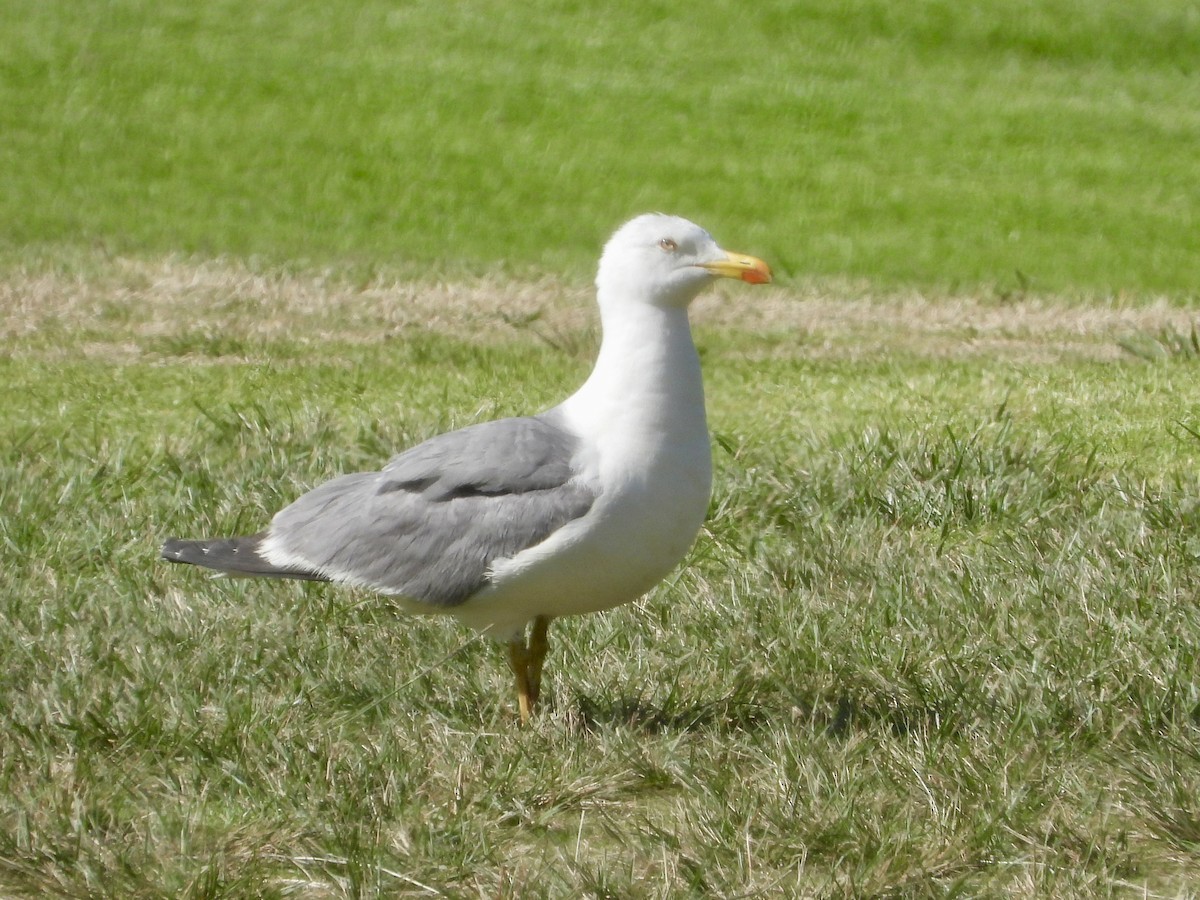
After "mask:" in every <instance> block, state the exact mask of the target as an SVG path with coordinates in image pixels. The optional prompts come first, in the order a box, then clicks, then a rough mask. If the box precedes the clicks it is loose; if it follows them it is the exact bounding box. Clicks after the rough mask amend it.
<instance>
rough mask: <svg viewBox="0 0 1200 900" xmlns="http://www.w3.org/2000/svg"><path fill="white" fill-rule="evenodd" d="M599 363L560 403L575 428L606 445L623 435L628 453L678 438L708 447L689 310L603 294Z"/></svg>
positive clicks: (661, 448) (669, 446)
mask: <svg viewBox="0 0 1200 900" xmlns="http://www.w3.org/2000/svg"><path fill="white" fill-rule="evenodd" d="M600 320H601V326H602V328H603V339H602V341H601V344H600V353H599V355H598V357H597V358H596V366H595V368H594V369H592V374H591V376H589V378H588V379H587V381H586V382H584V384H583V386H582V387H580V389H579V390H578V391H576V392H575V393H574V394H573V395H572V396H571V397H570V398H568V399H567V400H566V401H564V402H563V404H562V406H561V407H560V409H561V411H562V412H563V413H564V414H565V415H566V417H567V419H568V421H569V422H570V423H571V425H572V426H573V427H574V428H575V429H576V430H577V431H578V432H579V433H580V434H586V435H588V436H589V437H590V438H592V439H598V440H600V441H602V442H604V443H608V441H607V440H605V439H606V438H608V437H611V436H614V435H626V436H628V438H629V440H630V441H631V442H632V443H633V444H635V445H636V446H631V447H629V448H628V450H629V451H630V452H639V453H650V454H654V455H657V454H658V453H662V452H672V451H674V450H676V449H678V446H679V445H680V444H681V443H689V442H690V443H692V444H695V443H697V442H703V444H704V447H705V448H706V452H707V446H708V428H707V424H706V422H705V416H704V384H703V382H702V380H701V376H700V357H699V355H698V354H697V353H696V347H695V345H694V344H693V343H692V333H691V328H690V326H689V324H688V317H687V309H686V308H683V307H678V308H676V307H668V308H665V309H664V308H660V307H658V306H654V305H652V304H650V303H644V302H637V301H630V300H628V299H625V298H621V299H617V300H611V301H609V302H606V298H605V297H604V296H603V294H602V295H601V297H600Z"/></svg>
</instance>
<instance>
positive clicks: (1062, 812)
mask: <svg viewBox="0 0 1200 900" xmlns="http://www.w3.org/2000/svg"><path fill="white" fill-rule="evenodd" d="M154 273H156V274H153V275H147V274H146V271H145V270H144V269H143V268H140V267H138V266H125V265H122V266H116V267H113V268H111V269H109V270H107V271H106V272H105V273H102V277H100V276H98V277H96V278H93V279H90V280H88V281H86V282H80V281H78V280H76V279H74V278H73V277H54V278H48V279H47V278H44V277H39V278H38V279H36V280H25V281H22V280H20V279H15V280H10V282H9V284H8V287H9V290H8V291H7V293H6V296H8V297H9V298H10V301H11V300H12V299H13V298H17V297H35V298H36V299H37V302H36V307H35V310H34V311H32V312H31V313H30V314H29V315H30V320H28V321H25V323H24V324H26V325H28V326H30V327H29V328H28V330H25V331H23V332H14V333H13V334H12V335H11V336H10V340H9V341H8V343H7V349H6V352H5V354H4V355H3V357H2V358H0V378H3V380H4V382H5V383H6V384H7V385H9V397H10V399H9V401H8V402H7V403H6V404H5V406H4V408H3V410H0V425H2V428H3V431H4V433H5V434H6V435H9V436H10V437H9V439H8V440H6V441H5V442H3V443H2V444H0V454H2V456H0V473H2V476H3V480H2V481H0V504H2V506H3V509H4V510H5V514H4V518H3V526H2V531H0V567H2V569H3V571H4V572H5V582H4V588H3V591H0V604H2V612H0V614H2V615H3V620H4V622H5V628H4V629H3V631H2V632H0V657H2V658H3V659H4V661H5V673H4V676H3V679H0V717H2V719H0V729H2V733H3V734H4V736H5V737H4V743H3V745H2V749H3V753H2V757H0V893H3V894H4V895H5V896H45V895H69V896H83V895H96V894H102V895H110V896H144V897H155V896H189V897H241V896H296V895H298V896H313V897H320V896H404V895H414V896H418V895H425V894H428V893H429V891H427V890H426V887H428V888H430V889H435V890H437V891H441V892H444V893H446V894H448V895H450V896H475V895H487V896H495V895H501V896H579V895H589V896H621V897H629V896H644V897H665V896H679V895H696V896H713V895H716V896H758V895H802V896H814V895H820V896H846V897H863V896H913V897H920V896H943V895H945V894H948V893H950V894H953V893H957V894H960V895H964V896H996V895H1001V896H1003V895H1016V896H1058V897H1085V896H1086V897H1094V896H1114V897H1115V896H1126V895H1129V894H1137V895H1142V893H1143V892H1147V893H1148V894H1149V895H1151V896H1171V897H1175V896H1188V895H1190V894H1191V893H1192V892H1193V889H1194V885H1195V883H1196V879H1197V878H1200V802H1198V801H1197V797H1198V796H1200V794H1198V789H1200V755H1198V754H1197V751H1196V747H1197V741H1198V740H1200V649H1198V648H1200V612H1198V611H1197V607H1196V603H1195V598H1196V596H1197V591H1198V590H1200V540H1198V539H1197V537H1196V535H1197V533H1198V529H1200V504H1198V503H1197V497H1198V496H1200V478H1198V476H1197V474H1196V472H1197V467H1196V464H1195V463H1196V457H1197V452H1198V451H1200V441H1198V440H1197V439H1196V436H1195V431H1196V430H1197V428H1198V426H1200V420H1197V417H1196V413H1195V410H1194V409H1192V408H1191V407H1190V406H1189V405H1187V404H1181V403H1180V402H1179V399H1178V398H1180V397H1189V396H1195V395H1196V392H1197V391H1198V390H1200V368H1197V366H1196V363H1195V359H1194V354H1191V353H1186V352H1176V353H1170V352H1166V351H1164V352H1162V353H1158V354H1150V355H1149V356H1152V358H1147V356H1148V355H1147V354H1142V355H1135V354H1133V353H1129V352H1126V351H1125V350H1123V349H1122V347H1121V343H1123V342H1124V343H1131V344H1132V345H1134V346H1145V345H1147V343H1148V342H1153V341H1154V340H1156V336H1158V335H1162V334H1167V333H1180V332H1178V326H1176V325H1174V324H1170V325H1168V324H1166V323H1168V322H1172V321H1173V319H1172V315H1173V314H1172V313H1171V312H1170V311H1169V310H1159V311H1158V312H1156V313H1147V312H1139V313H1137V315H1138V316H1140V318H1137V319H1136V323H1135V327H1133V329H1132V330H1130V327H1129V326H1128V325H1126V324H1124V320H1118V324H1117V325H1112V324H1111V323H1110V326H1109V327H1107V328H1103V327H1099V326H1097V325H1096V324H1095V323H1096V321H1101V320H1095V319H1093V318H1090V317H1092V316H1094V315H1095V311H1094V310H1093V309H1090V308H1080V307H1078V306H1061V307H1056V308H1051V309H1050V310H1049V312H1050V313H1051V314H1052V318H1053V319H1054V320H1055V321H1057V322H1058V326H1057V327H1056V328H1027V326H1026V325H1022V324H1021V323H1029V322H1036V321H1040V320H1038V319H1037V318H1036V317H1037V315H1039V314H1041V313H1042V312H1043V311H1045V308H1044V307H1042V306H1040V305H1026V304H1020V303H1017V304H1009V305H1007V306H1003V307H996V306H994V304H992V302H991V301H987V300H984V301H980V302H977V303H975V304H974V305H971V304H969V303H967V304H966V305H964V306H962V308H961V309H960V310H959V311H958V312H957V313H956V314H955V315H954V316H951V317H947V316H946V310H947V308H948V307H947V306H946V301H925V302H923V303H921V304H916V305H914V303H913V301H912V300H903V301H898V304H899V305H895V304H893V303H892V301H889V300H888V299H887V298H878V299H877V300H875V301H873V302H872V303H871V304H869V305H868V306H867V307H864V308H863V311H864V312H868V313H870V315H869V316H866V317H863V318H855V317H854V315H853V309H854V307H853V304H851V306H850V307H848V311H847V312H845V313H843V314H841V317H839V313H838V306H837V304H836V302H830V301H823V300H821V299H818V298H808V299H807V300H805V299H804V298H798V297H794V296H792V295H790V294H787V293H785V292H777V293H772V292H771V291H769V290H767V291H763V292H755V293H754V294H751V293H749V292H748V291H736V290H733V291H727V292H724V293H723V294H721V295H719V296H718V297H716V298H715V299H710V300H708V301H706V302H705V304H704V305H703V308H702V309H701V310H700V311H699V316H698V318H699V319H700V320H701V324H700V326H699V335H700V343H701V348H702V352H703V354H704V357H705V361H706V365H707V369H708V373H709V379H708V381H709V392H710V396H711V404H710V405H711V411H712V423H713V428H714V431H715V434H716V439H717V448H718V450H717V454H716V459H717V466H718V476H717V488H716V492H715V496H714V499H713V505H712V510H711V515H710V518H709V522H708V525H707V528H706V533H705V535H704V536H702V538H701V539H700V541H699V542H698V543H697V545H696V548H695V550H694V551H693V553H692V554H691V558H690V560H689V562H688V565H687V566H685V567H684V568H682V569H681V570H680V572H679V574H678V575H677V576H676V577H674V578H673V579H672V580H671V582H670V583H668V584H665V585H663V586H661V587H660V588H659V589H657V590H656V591H654V592H653V593H652V594H651V595H650V596H649V597H648V598H646V599H645V600H643V601H641V602H639V603H636V604H633V605H631V606H628V607H624V608H622V609H619V610H615V611H612V612H610V613H607V614H604V615H600V616H593V617H586V618H582V619H578V620H573V621H569V622H561V623H559V624H557V625H556V627H555V629H554V631H553V633H552V638H553V641H554V647H553V651H552V657H551V662H550V666H551V668H550V675H549V677H550V684H549V688H548V690H549V697H548V705H547V708H546V710H545V714H544V715H543V716H542V717H540V718H539V719H538V720H537V721H536V722H535V724H534V725H533V727H531V728H528V729H520V728H518V727H516V715H515V710H514V708H513V698H512V689H511V685H510V684H509V678H508V676H507V669H506V666H505V664H504V662H503V659H502V654H501V653H500V652H499V650H497V649H496V648H495V647H493V646H492V645H490V644H487V643H485V642H480V641H477V640H474V639H472V637H471V636H470V635H469V634H468V633H466V632H464V631H463V630H461V629H459V628H456V627H454V626H452V625H450V624H448V623H441V622H436V621H431V622H425V621H417V620H413V619H411V618H407V617H404V616H402V615H400V614H398V613H396V612H395V611H393V610H391V609H390V608H389V607H388V606H387V604H386V603H385V602H382V601H380V600H379V599H378V598H376V597H373V596H371V595H368V594H365V593H359V592H353V591H345V590H341V589H336V588H332V587H329V586H319V585H318V586H314V585H307V586H302V585H295V584H268V583H254V582H238V581H214V580H211V579H209V578H207V577H205V576H204V575H203V574H201V573H199V572H197V571H194V570H187V569H180V568H175V567H170V566H168V565H166V564H164V563H161V562H159V561H158V560H156V559H155V553H156V546H157V542H158V541H159V539H160V538H161V537H163V536H164V535H166V534H175V533H182V534H200V533H223V532H234V531H245V530H247V529H254V528H257V527H259V526H260V525H261V524H262V523H263V522H264V521H265V520H266V519H267V517H268V516H269V515H270V513H271V512H272V511H273V510H275V509H276V508H278V507H279V505H281V504H282V503H284V502H286V501H287V500H288V499H290V498H291V497H293V496H295V494H296V493H297V492H299V491H301V490H303V489H304V488H306V487H308V486H311V485H313V484H315V483H317V482H318V481H320V480H321V479H323V478H326V477H328V476H330V475H332V474H334V473H336V472H340V471H345V470H348V469H353V468H361V467H366V466H374V465H377V464H379V463H380V462H381V461H382V460H383V459H385V458H386V457H387V456H388V454H389V453H390V452H391V451H392V450H394V449H395V448H397V447H401V446H404V445H407V444H410V443H412V442H414V441H416V440H419V439H420V438H422V437H424V436H427V435H429V434H432V433H434V432H436V431H439V430H442V429H445V428H448V427H453V426H456V425H462V424H465V423H467V422H470V421H473V420H475V419H478V418H484V417H489V416H495V415H503V414H507V413H510V412H515V411H520V410H525V409H529V408H536V407H538V406H542V405H545V404H547V403H549V402H552V401H553V400H554V399H555V398H557V397H559V396H561V394H562V393H563V391H564V390H565V389H566V388H567V387H568V386H569V385H571V384H573V383H575V382H576V381H578V379H579V378H581V377H582V375H583V374H584V372H585V370H586V368H587V360H588V357H589V354H590V347H591V343H592V341H593V340H594V333H593V332H592V331H591V329H590V326H587V325H585V324H580V323H579V320H578V317H577V314H576V311H575V309H574V305H575V302H576V298H574V297H573V296H572V295H571V294H570V292H569V291H568V293H567V297H566V299H564V298H563V297H562V295H561V292H560V291H558V290H557V289H553V288H546V289H542V293H540V294H537V293H536V292H535V293H534V295H533V297H532V299H531V297H530V296H529V292H530V289H529V288H528V287H523V286H520V285H515V286H513V288H512V290H513V291H514V293H515V295H516V296H518V297H523V298H524V303H525V304H526V305H527V306H528V307H529V308H531V309H533V308H540V309H541V314H540V315H533V314H529V315H526V316H524V317H520V316H518V317H516V319H515V321H520V322H530V323H532V324H524V325H520V326H512V327H506V326H503V324H502V323H501V322H500V320H499V319H498V318H497V317H498V316H499V315H500V314H507V313H506V308H505V307H506V303H505V293H506V288H505V286H504V285H492V287H491V290H493V291H494V292H495V294H496V296H494V297H492V298H491V302H490V304H489V303H487V302H485V299H486V298H485V297H484V296H483V295H484V293H485V292H486V290H485V289H486V285H484V286H480V285H476V286H470V285H467V286H463V287H462V288H459V289H451V290H450V291H449V293H448V294H447V297H446V298H444V299H441V300H437V301H436V303H437V305H438V306H439V307H440V312H441V316H442V319H441V322H440V324H439V327H437V328H436V329H433V328H430V327H428V326H427V325H426V324H424V323H423V318H422V317H421V316H420V315H416V314H414V313H413V311H412V310H411V309H410V308H409V304H410V302H411V301H410V298H409V296H408V294H407V291H408V288H406V287H405V286H403V285H399V286H395V287H390V288H389V287H382V286H367V287H366V288H363V287H359V286H354V285H346V284H339V283H332V282H329V281H318V282H313V281H308V280H306V279H303V278H294V277H288V276H278V277H275V278H271V279H258V280H256V279H255V277H252V276H249V275H247V274H246V273H245V271H228V272H222V271H221V270H219V269H218V268H216V267H212V266H210V267H208V268H207V269H204V270H189V269H187V268H180V267H172V266H169V265H164V266H162V267H160V268H158V269H156V270H154ZM314 297H322V298H324V300H325V302H324V303H323V304H321V305H316V304H313V303H311V302H310V301H311V300H312V299H313V298H314ZM289 299H290V300H291V302H292V305H293V306H294V308H295V310H296V315H295V316H293V317H291V318H290V319H287V318H279V313H280V311H281V310H283V309H286V308H287V306H288V301H289ZM755 304H758V306H759V309H760V310H761V312H762V318H760V319H757V320H756V319H755V318H754V317H753V315H752V313H753V311H754V308H755ZM180 310H192V311H193V313H192V315H190V316H188V317H181V316H180V315H179V311H180ZM1117 313H1120V311H1115V312H1114V315H1115V314H1117ZM406 316H411V318H410V319H408V320H405V318H404V317H406ZM987 316H991V317H992V320H991V324H990V325H986V324H985V319H986V318H987ZM738 319H744V321H743V322H742V324H740V325H738V324H737V320H738ZM797 319H799V320H800V321H803V322H805V326H804V327H803V328H799V327H796V326H795V325H794V324H793V323H794V321H795V320H797ZM9 321H10V322H12V321H13V320H12V319H11V318H10V319H9ZM1081 322H1082V323H1092V324H1090V325H1088V326H1087V327H1086V329H1083V328H1081V325H1080V323H1081ZM339 323H340V326H339ZM386 323H392V328H391V330H390V331H389V329H388V328H386V327H384V326H385V324H386ZM397 323H399V324H397ZM572 323H574V324H572ZM1171 328H1175V329H1176V331H1175V332H1171V331H1170V329H1171ZM779 329H785V330H788V329H790V333H792V334H794V335H796V336H797V340H796V341H793V342H792V343H790V344H789V343H784V342H781V340H780V338H779ZM1023 329H1024V330H1023ZM547 337H548V338H549V339H546V338H547ZM1001 337H1003V338H1005V340H1004V341H1000V340H999V338H1001ZM316 345H319V346H320V348H321V356H322V361H315V360H314V359H313V349H314V346H316ZM498 386H500V388H501V389H498ZM481 397H487V398H491V399H489V400H487V401H485V402H484V404H483V405H480V399H479V398H481Z"/></svg>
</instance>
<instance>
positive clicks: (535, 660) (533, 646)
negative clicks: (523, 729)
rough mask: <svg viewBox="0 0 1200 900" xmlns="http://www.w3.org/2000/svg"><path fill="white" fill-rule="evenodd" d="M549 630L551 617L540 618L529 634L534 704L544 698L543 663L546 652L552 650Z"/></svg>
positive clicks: (530, 684)
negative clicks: (547, 635)
mask: <svg viewBox="0 0 1200 900" xmlns="http://www.w3.org/2000/svg"><path fill="white" fill-rule="evenodd" d="M549 630H550V617H549V616H538V617H537V618H536V619H534V620H533V628H532V629H531V630H530V632H529V688H530V690H531V691H532V692H533V702H534V703H537V701H538V699H539V698H540V697H541V696H542V663H543V662H545V660H546V651H548V650H549V649H550V641H549V639H548V638H547V637H546V634H547V632H548V631H549Z"/></svg>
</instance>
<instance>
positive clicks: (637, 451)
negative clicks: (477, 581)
mask: <svg viewBox="0 0 1200 900" xmlns="http://www.w3.org/2000/svg"><path fill="white" fill-rule="evenodd" d="M604 334H605V337H604V343H603V345H602V347H601V350H600V355H599V357H598V359H597V362H596V367H595V369H594V370H593V372H592V375H591V377H590V378H589V379H588V381H587V382H586V383H585V384H584V385H583V387H581V388H580V389H579V391H577V392H576V393H575V394H574V395H573V396H571V397H570V398H569V399H568V400H566V401H565V402H564V403H563V404H562V405H561V406H560V407H559V410H560V412H561V413H562V415H563V418H564V420H565V422H566V424H567V426H568V427H569V428H570V429H571V430H572V431H574V432H576V433H577V434H578V435H579V437H580V441H581V446H582V448H583V451H582V458H581V459H580V461H579V462H580V467H581V474H582V475H583V477H586V478H587V479H588V480H590V481H591V482H592V483H593V484H594V485H595V486H596V488H597V489H598V498H597V501H596V503H595V504H594V505H593V507H592V509H591V510H590V511H589V512H588V514H587V515H586V516H584V517H582V518H581V519H579V520H577V521H575V522H572V523H571V524H570V525H568V526H566V527H564V528H562V529H560V530H559V531H558V532H556V533H554V534H553V535H551V536H550V537H549V538H548V539H547V540H545V541H543V542H542V543H541V544H538V545H537V546H535V547H531V548H530V549H528V550H525V551H524V552H522V553H519V554H517V555H516V556H515V557H513V558H511V559H508V560H503V561H500V562H498V563H496V564H495V565H494V566H493V572H492V583H491V585H490V586H489V587H488V588H486V589H484V590H483V591H481V592H480V593H479V594H477V595H476V596H475V597H473V598H472V599H471V600H470V601H468V602H467V603H465V604H463V606H461V607H458V608H457V609H456V610H455V611H454V614H455V615H456V616H457V617H458V618H459V619H461V620H462V621H463V622H465V623H466V624H468V625H471V626H472V627H475V628H477V629H479V630H484V631H487V632H488V633H489V634H491V635H493V636H495V637H497V638H502V639H507V638H508V637H509V636H510V635H511V634H512V633H514V632H516V631H519V630H520V629H521V628H523V627H524V625H525V623H526V622H528V621H529V620H530V619H532V618H534V617H535V616H538V615H549V616H560V615H570V614H577V613H587V612H596V611H599V610H603V609H609V608H611V607H613V606H617V605H620V604H622V603H628V602H629V601H631V600H634V599H636V598H637V597H639V596H641V595H642V594H644V593H645V592H646V591H648V590H649V589H650V588H652V587H653V586H654V585H655V584H657V583H658V582H659V581H660V580H662V579H663V578H664V577H665V576H666V575H667V574H668V573H669V572H670V571H671V570H672V569H673V568H674V567H675V566H676V565H677V564H678V563H679V561H680V560H681V559H682V558H683V557H684V555H685V554H686V553H687V551H688V548H689V547H690V546H691V544H692V542H693V541H694V540H695V537H696V533H697V532H698V531H699V529H700V526H701V525H702V524H703V522H704V516H705V513H706V511H707V509H708V500H709V495H710V491H711V486H712V460H711V453H710V448H709V437H708V429H707V424H706V421H705V414H704V391H703V383H702V381H701V377H700V361H699V358H698V356H697V354H696V350H695V347H694V345H693V344H692V338H691V332H690V329H689V327H688V321H687V312H686V310H684V309H665V310H664V309H659V308H656V307H652V306H643V307H638V308H636V309H634V310H623V311H622V315H621V316H620V317H619V321H617V322H615V323H614V322H609V321H607V320H606V322H605V332H604Z"/></svg>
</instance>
